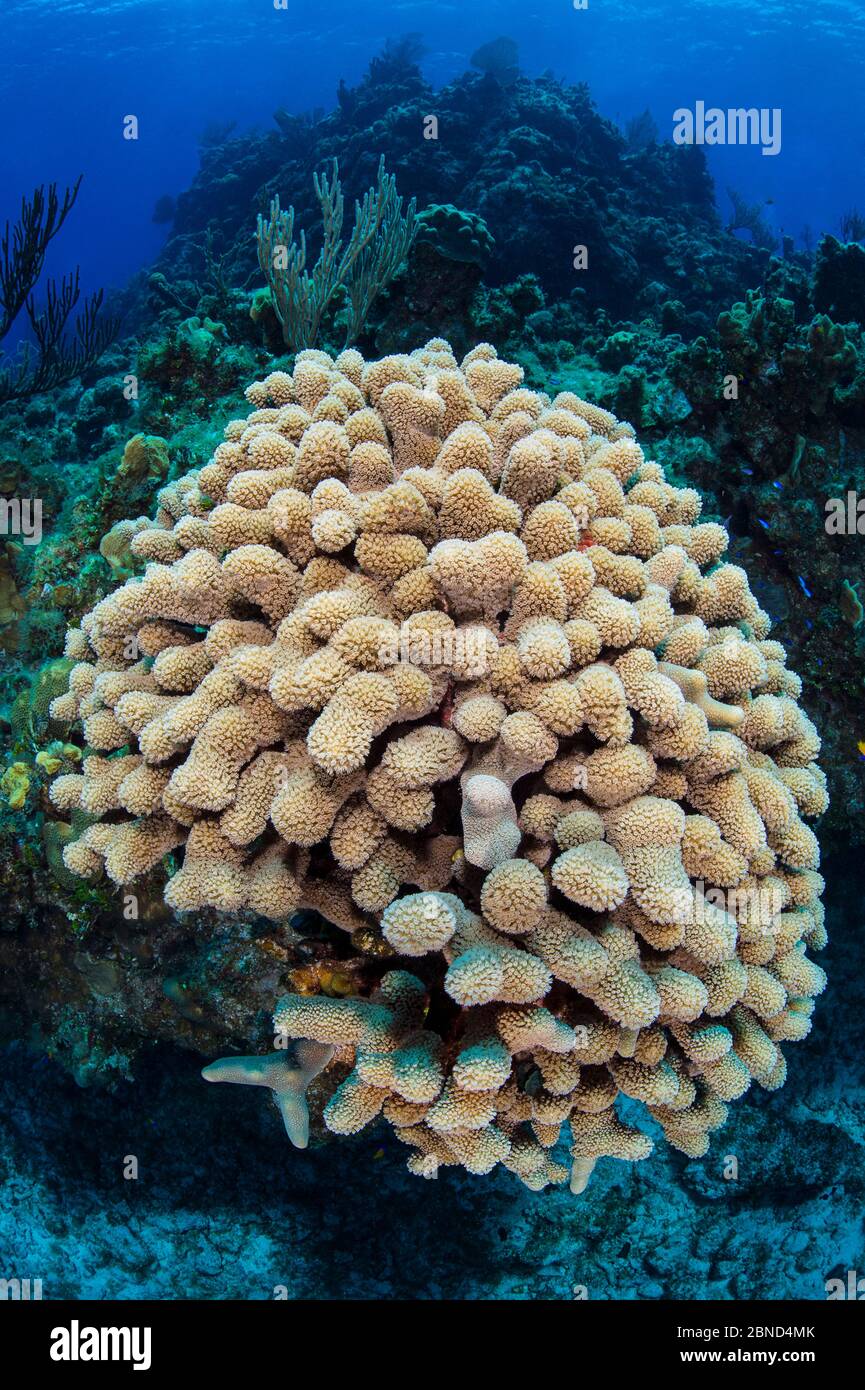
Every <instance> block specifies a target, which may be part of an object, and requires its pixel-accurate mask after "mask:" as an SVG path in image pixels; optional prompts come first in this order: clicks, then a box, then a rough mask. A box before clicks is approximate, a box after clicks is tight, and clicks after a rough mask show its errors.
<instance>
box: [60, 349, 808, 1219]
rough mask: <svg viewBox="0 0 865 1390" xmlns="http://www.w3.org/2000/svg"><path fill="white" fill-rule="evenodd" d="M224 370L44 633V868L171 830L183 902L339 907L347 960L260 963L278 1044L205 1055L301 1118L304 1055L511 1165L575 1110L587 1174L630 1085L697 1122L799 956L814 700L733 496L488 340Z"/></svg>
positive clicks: (128, 859)
mask: <svg viewBox="0 0 865 1390" xmlns="http://www.w3.org/2000/svg"><path fill="white" fill-rule="evenodd" d="M247 397H248V399H249V402H250V405H251V407H252V410H251V413H250V414H249V415H248V417H247V418H246V419H240V420H234V421H232V422H231V423H230V424H229V425H228V427H227V428H226V430H225V439H224V442H223V443H221V444H220V445H219V447H218V448H217V449H216V451H215V453H214V455H213V458H212V459H211V460H210V461H209V462H208V463H207V465H206V466H205V467H203V468H201V469H200V470H197V471H193V472H191V473H188V474H187V475H185V476H184V477H181V478H179V479H178V480H177V481H174V482H172V483H170V484H169V485H168V486H166V487H164V488H163V489H162V491H161V492H160V494H159V499H158V500H159V505H158V510H157V513H156V518H155V520H154V521H153V522H149V523H147V524H146V525H145V524H142V525H140V526H139V527H138V528H137V529H135V531H134V534H133V535H132V537H131V541H130V546H131V550H132V552H133V553H134V554H135V555H136V556H138V557H139V559H140V560H141V561H144V562H146V568H145V571H144V574H143V577H141V578H135V579H130V580H127V582H126V583H124V584H123V585H122V587H120V588H118V589H117V590H116V591H115V592H113V593H112V594H110V595H109V597H107V598H105V599H104V600H103V601H102V602H100V603H98V604H97V605H96V607H95V608H94V609H93V610H92V611H91V612H90V613H88V614H87V615H86V617H85V618H84V619H83V620H82V622H81V625H80V627H79V628H76V629H74V630H73V631H71V632H70V633H69V636H68V640H67V646H66V655H67V657H68V658H70V659H72V660H73V661H74V663H75V664H74V666H73V667H72V669H71V672H70V675H69V683H68V693H65V694H63V695H61V696H59V697H58V698H57V699H56V700H55V702H54V705H53V710H52V712H53V714H54V715H55V716H56V717H59V718H65V719H70V720H72V719H80V720H81V721H83V730H84V736H85V739H86V742H87V744H88V745H89V749H90V752H89V754H88V756H86V758H85V760H84V762H83V770H82V772H81V773H80V774H71V775H66V776H61V777H58V778H57V779H56V780H55V782H54V783H53V790H52V797H53V800H54V803H55V805H56V806H57V807H58V808H59V809H62V810H64V811H66V810H69V809H73V808H74V809H78V810H80V811H83V812H86V813H88V814H87V819H88V820H89V825H88V828H87V829H85V830H84V832H83V834H82V835H81V836H80V838H79V839H77V840H76V841H74V842H73V843H71V844H69V845H67V847H66V849H65V851H64V859H65V862H66V865H67V868H68V869H69V870H71V871H72V872H74V873H75V874H78V875H82V876H85V877H95V876H98V875H101V874H103V873H104V874H107V876H108V878H109V879H111V880H113V881H114V883H115V884H122V885H126V884H129V883H132V882H134V880H135V879H136V877H137V876H138V875H140V874H143V873H145V872H147V871H150V870H152V869H154V868H155V866H157V865H158V864H159V863H160V861H162V860H163V859H164V858H165V857H166V856H167V855H168V854H169V852H173V855H172V859H171V861H169V862H171V863H179V867H178V868H177V869H176V872H174V873H173V875H172V876H171V877H170V878H168V881H167V885H166V888H165V898H166V901H167V902H168V904H169V905H170V906H171V907H172V908H173V909H175V910H176V911H178V912H195V911H196V910H199V909H204V908H210V909H217V910H219V911H222V912H226V913H230V912H235V911H237V910H239V909H245V910H252V911H254V912H255V913H258V914H261V915H262V916H263V917H265V918H270V919H274V920H284V919H287V918H288V917H289V916H290V914H292V913H294V912H295V911H296V910H297V909H299V908H301V907H311V908H314V909H316V910H317V911H319V912H320V913H321V914H322V915H323V916H325V917H326V918H327V919H328V920H329V921H330V922H331V923H333V924H335V926H336V927H337V928H342V929H343V930H344V932H345V933H346V935H345V938H344V942H345V945H344V956H354V958H355V959H357V957H358V956H360V957H362V958H363V964H364V968H365V971H366V973H365V974H361V975H358V977H357V978H358V979H362V980H363V981H364V982H365V983H364V984H363V986H362V987H361V988H360V990H359V992H358V993H357V994H355V995H354V996H352V997H348V998H330V997H325V996H324V995H308V994H305V995H302V994H289V995H287V996H286V997H282V998H274V1000H273V1003H274V1008H275V1014H274V1029H275V1043H276V1047H277V1049H279V1048H284V1049H285V1051H284V1053H283V1055H284V1056H285V1058H286V1068H287V1069H288V1070H287V1073H286V1075H285V1076H284V1077H283V1076H282V1074H281V1073H280V1074H279V1075H277V1074H276V1073H277V1072H279V1066H278V1063H277V1062H276V1060H275V1059H274V1060H273V1061H271V1063H269V1064H268V1067H265V1065H264V1061H263V1059H262V1058H260V1057H259V1058H247V1059H234V1061H233V1062H232V1065H231V1066H230V1067H229V1066H226V1067H225V1068H223V1071H221V1072H217V1071H216V1070H215V1069H213V1068H211V1069H209V1070H208V1077H209V1079H232V1080H233V1079H236V1080H241V1081H243V1080H247V1081H252V1082H253V1083H256V1084H263V1083H262V1078H263V1077H265V1072H266V1077H265V1082H264V1084H267V1085H272V1086H273V1089H274V1091H275V1093H276V1094H277V1095H289V1096H290V1097H291V1098H292V1099H291V1104H292V1106H294V1107H295V1110H293V1111H292V1125H291V1126H290V1129H292V1132H295V1133H299V1134H303V1133H304V1120H303V1117H302V1115H300V1113H299V1112H298V1111H297V1109H296V1107H297V1106H298V1105H299V1104H302V1095H301V1096H300V1100H299V1101H298V1094H297V1093H298V1092H299V1091H302V1088H303V1086H304V1085H305V1084H306V1080H308V1077H309V1076H310V1075H312V1074H313V1073H314V1072H316V1071H318V1070H320V1069H321V1068H324V1071H323V1073H322V1076H321V1077H320V1078H319V1082H321V1080H322V1079H324V1081H325V1082H326V1081H327V1077H328V1073H329V1072H331V1074H332V1075H333V1082H332V1095H331V1099H330V1100H329V1102H328V1104H327V1107H326V1110H325V1122H326V1124H327V1126H328V1128H329V1129H330V1130H332V1131H333V1132H335V1133H337V1134H350V1133H355V1132H356V1131H358V1130H360V1129H361V1128H363V1127H364V1126H365V1125H367V1124H369V1123H371V1122H372V1121H373V1120H375V1119H376V1118H377V1117H379V1116H383V1117H384V1118H385V1119H386V1121H387V1122H388V1123H389V1124H390V1125H391V1126H392V1127H393V1131H394V1133H395V1135H396V1136H397V1138H399V1139H400V1140H401V1141H402V1142H404V1143H405V1144H406V1145H407V1146H408V1148H409V1151H410V1153H409V1159H408V1166H409V1169H410V1170H411V1172H413V1173H416V1174H419V1175H421V1176H423V1177H427V1178H430V1177H435V1176H436V1174H437V1172H438V1169H439V1168H440V1167H441V1166H443V1165H462V1166H464V1167H466V1168H467V1169H469V1170H470V1171H471V1172H472V1173H485V1172H488V1171H489V1170H491V1169H492V1168H493V1167H495V1166H496V1165H497V1164H502V1165H504V1167H505V1168H508V1169H509V1170H510V1171H511V1172H513V1173H514V1174H516V1175H517V1176H518V1177H519V1178H520V1179H522V1181H523V1182H524V1183H525V1184H527V1185H528V1186H529V1187H530V1188H532V1189H541V1188H543V1187H545V1186H546V1185H547V1184H549V1183H560V1182H564V1181H567V1179H568V1168H567V1167H565V1166H563V1165H562V1164H561V1163H560V1162H558V1161H557V1158H556V1156H555V1146H556V1144H557V1142H558V1141H559V1140H560V1137H561V1138H565V1137H567V1138H568V1140H569V1144H570V1153H571V1157H572V1164H571V1167H570V1177H571V1186H572V1188H573V1190H574V1191H576V1192H579V1191H582V1189H583V1188H584V1186H585V1184H586V1182H587V1181H588V1178H589V1175H590V1173H591V1170H592V1168H593V1166H594V1164H595V1162H596V1161H597V1159H598V1158H601V1157H604V1156H611V1157H616V1158H619V1159H624V1160H627V1161H633V1160H636V1159H642V1158H644V1157H646V1155H647V1154H648V1153H649V1151H650V1150H651V1148H652V1141H651V1139H650V1138H649V1136H648V1135H647V1134H645V1133H643V1132H641V1131H640V1130H638V1129H635V1128H632V1127H630V1126H629V1125H628V1124H626V1123H625V1122H624V1121H623V1119H622V1118H621V1117H620V1116H619V1114H617V1106H616V1102H617V1098H618V1097H619V1096H620V1095H621V1096H627V1097H630V1098H632V1099H633V1100H636V1101H639V1102H642V1104H643V1106H644V1107H645V1108H646V1109H647V1110H648V1112H649V1113H650V1114H651V1116H653V1117H654V1119H655V1120H656V1121H657V1122H658V1123H659V1125H660V1127H661V1129H662V1130H663V1132H664V1134H665V1136H666V1138H667V1140H668V1141H669V1142H670V1143H671V1144H672V1145H673V1146H674V1147H675V1148H677V1149H679V1150H681V1151H682V1152H684V1153H685V1154H688V1155H691V1156H699V1155H701V1154H703V1153H704V1152H705V1151H706V1149H707V1147H708V1143H709V1137H708V1136H709V1133H710V1131H712V1130H714V1129H716V1128H717V1127H718V1126H719V1125H721V1124H722V1123H723V1121H724V1118H725V1115H726V1113H727V1106H728V1104H729V1102H730V1101H733V1100H735V1099H736V1098H737V1097H739V1096H741V1095H742V1094H743V1092H744V1091H746V1090H747V1089H748V1087H749V1086H751V1084H752V1083H757V1084H758V1085H760V1086H762V1087H764V1088H767V1089H769V1090H773V1089H775V1088H776V1087H779V1086H780V1085H781V1084H782V1083H783V1081H784V1076H785V1065H786V1063H785V1057H784V1044H785V1043H787V1042H793V1041H795V1040H797V1039H799V1038H802V1037H804V1036H805V1034H807V1032H808V1030H809V1028H810V1015H811V1010H812V1007H813V999H814V996H815V995H817V994H819V993H820V991H821V990H822V989H823V986H824V983H825V977H824V974H823V971H822V970H821V969H820V967H819V966H817V965H815V964H814V963H813V962H812V961H811V960H810V959H809V956H808V954H807V952H808V951H809V950H819V949H820V948H821V947H822V946H823V945H824V943H825V931H824V926H823V913H822V908H821V903H820V894H821V890H822V887H823V884H822V880H821V878H820V875H819V873H818V863H819V854H818V847H817V842H816V839H815V837H814V834H813V832H812V830H811V829H810V828H809V827H808V825H807V824H806V821H807V820H808V819H810V818H813V817H815V816H819V815H820V814H821V813H822V812H823V810H824V809H825V807H826V791H825V779H824V777H823V774H822V773H821V772H820V769H819V768H818V766H817V765H816V762H815V759H816V758H817V755H818V753H819V748H820V744H819V739H818V737H817V735H816V732H815V730H814V727H813V725H812V723H811V722H810V720H809V719H808V717H807V715H806V714H805V713H804V712H803V711H802V709H801V708H800V706H799V704H798V697H799V694H800V682H799V680H798V678H797V677H796V676H795V675H794V674H793V673H792V672H791V671H789V670H788V669H787V667H786V665H785V653H784V649H783V647H782V646H781V645H780V644H779V643H777V642H775V641H773V640H771V638H770V637H769V628H770V623H769V618H768V617H767V615H766V614H765V613H764V612H763V611H761V609H760V607H759V605H758V603H757V602H756V600H755V598H754V597H753V595H752V593H751V591H750V588H749V585H748V579H747V576H746V575H745V573H744V572H743V571H742V570H741V569H740V568H738V567H737V566H736V565H733V564H729V563H727V562H725V561H724V559H723V555H724V551H725V548H726V545H727V536H726V533H725V531H724V530H723V528H722V527H720V526H718V525H716V524H714V523H701V522H700V519H699V518H700V508H701V502H700V498H699V496H698V494H697V493H696V492H694V491H693V490H692V489H690V488H681V487H676V486H674V485H672V484H671V483H670V482H669V481H667V479H666V478H665V476H664V472H663V470H662V468H660V467H659V466H658V465H657V464H656V463H654V462H651V461H650V460H648V459H646V458H645V456H644V454H643V452H642V450H641V448H640V446H639V444H638V443H637V441H636V439H635V438H634V433H633V431H632V429H631V428H630V426H628V425H626V424H623V423H620V422H618V421H617V420H616V419H615V418H614V417H613V416H612V415H610V414H609V413H608V412H607V411H605V410H602V409H599V408H598V407H597V406H594V405H592V404H589V403H587V402H586V401H584V400H581V399H580V398H578V397H577V396H576V395H573V394H571V393H569V392H565V393H562V394H559V395H557V396H556V397H555V398H554V399H551V398H550V397H549V396H547V395H546V394H544V393H542V392H538V391H532V390H527V389H526V388H525V387H523V385H522V371H521V369H520V368H519V367H516V366H513V365H511V364H509V363H507V362H504V361H500V360H499V359H498V357H497V355H496V353H495V351H494V349H493V348H492V347H491V346H490V345H489V344H481V345H480V346H478V347H476V348H475V349H474V350H473V351H471V352H470V353H469V354H468V356H467V357H465V358H464V359H463V361H462V362H461V363H458V362H457V361H456V359H455V357H454V355H453V353H452V351H451V349H450V347H449V345H448V344H447V343H446V342H444V341H442V340H433V341H432V342H429V343H427V344H426V346H425V347H424V348H422V349H420V350H419V351H416V352H414V353H412V354H411V355H407V356H395V357H388V358H384V359H383V360H381V361H373V362H366V361H364V359H363V358H362V357H361V355H360V354H359V353H358V352H357V351H354V350H352V351H347V352H344V353H343V354H342V355H341V356H338V357H337V358H336V359H335V360H333V359H332V358H331V357H329V356H327V355H326V354H324V353H321V352H315V351H308V352H302V353H300V354H299V356H298V357H297V360H296V365H295V367H294V371H293V373H291V374H288V373H286V372H273V373H272V374H271V375H270V376H268V377H267V378H266V379H265V380H263V381H258V382H255V383H254V384H253V385H252V386H250V387H249V389H248V391H247ZM301 1040H303V1041H301ZM313 1045H315V1046H317V1048H318V1051H316V1052H315V1066H308V1065H307V1062H306V1061H305V1060H304V1058H305V1054H302V1055H301V1054H300V1053H299V1052H298V1049H299V1048H301V1049H302V1048H303V1047H305V1046H306V1047H312V1046H313ZM346 1064H348V1067H349V1071H348V1075H347V1077H346ZM334 1067H335V1068H336V1070H335V1071H334V1070H333V1069H334ZM337 1082H339V1084H337Z"/></svg>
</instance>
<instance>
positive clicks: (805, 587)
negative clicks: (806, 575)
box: [796, 574, 814, 598]
mask: <svg viewBox="0 0 865 1390" xmlns="http://www.w3.org/2000/svg"><path fill="white" fill-rule="evenodd" d="M796 578H797V579H798V581H799V587H800V588H801V590H802V593H803V594H804V595H805V597H806V598H813V597H814V595H813V594H812V593H811V590H810V589H809V588H808V585H807V584H806V583H805V581H804V579H803V578H802V576H801V574H797V575H796Z"/></svg>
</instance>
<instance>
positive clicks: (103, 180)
mask: <svg viewBox="0 0 865 1390" xmlns="http://www.w3.org/2000/svg"><path fill="white" fill-rule="evenodd" d="M3 31H4V63H3V66H2V70H0V108H2V115H3V119H2V142H0V224H2V222H5V220H6V218H7V217H8V216H10V215H12V214H14V213H15V212H16V211H17V208H18V200H19V198H20V196H21V194H22V193H24V192H25V191H29V190H30V189H31V188H33V187H35V186H36V185H37V184H39V183H43V182H51V181H57V182H58V183H60V184H64V183H69V182H70V181H72V180H74V179H75V178H76V177H77V176H78V174H79V173H81V172H83V173H84V176H85V178H84V184H83V186H82V191H81V195H80V203H79V208H80V214H79V216H78V217H77V218H76V219H75V224H74V225H73V224H70V225H69V227H68V229H67V231H66V233H65V236H64V244H63V249H62V256H63V257H64V261H70V260H71V261H74V262H79V263H80V265H81V268H82V283H83V284H84V286H85V287H86V288H90V287H93V286H95V285H97V284H108V285H119V284H121V283H123V282H124V280H125V279H126V277H127V276H128V275H129V273H130V272H131V271H133V270H135V269H137V268H138V267H140V266H142V265H144V264H145V263H146V262H148V261H149V260H150V259H152V257H153V256H154V254H155V253H156V252H157V250H158V248H159V246H160V244H161V242H162V241H163V240H164V238H165V235H166V231H165V228H164V227H160V226H158V225H154V223H153V222H152V211H153V207H154V204H155V203H156V201H157V199H158V198H160V197H161V196H162V195H164V194H170V195H176V194H177V193H178V192H180V191H181V190H182V189H184V188H185V187H187V185H188V183H189V181H190V178H191V177H192V175H193V174H194V172H195V169H196V167H197V162H198V137H199V135H200V134H201V132H202V131H203V130H204V129H205V127H206V126H207V125H208V124H209V123H210V122H212V121H216V122H218V123H224V122H227V121H236V122H237V127H236V128H237V131H238V132H239V131H242V130H244V129H247V128H249V127H251V126H261V127H265V128H267V127H269V126H270V125H271V123H272V113H273V111H274V110H275V109H276V108H277V107H283V108H285V109H286V110H287V111H289V112H291V113H301V112H305V111H311V110H314V109H315V108H317V107H324V108H325V109H327V110H330V109H331V108H332V106H333V105H334V96H335V92H336V88H337V86H338V84H339V81H340V80H341V79H344V80H345V81H346V82H347V83H348V84H349V85H351V84H352V83H354V82H356V81H357V80H358V79H359V78H360V77H361V75H362V73H363V71H364V70H365V68H366V66H367V64H368V63H369V60H370V58H371V56H372V55H373V54H374V53H376V52H377V51H379V50H380V48H381V47H382V45H383V43H384V42H385V41H386V40H387V39H388V38H393V37H399V36H400V35H403V34H407V33H411V32H416V33H418V34H419V35H420V36H421V38H422V40H423V43H424V45H425V48H426V54H425V56H424V58H423V61H422V64H421V66H422V70H423V72H424V75H425V76H426V77H427V78H428V80H429V81H430V82H432V83H433V84H434V85H436V86H439V85H441V84H443V83H445V82H447V81H448V80H449V79H451V78H452V77H454V76H456V75H457V74H459V73H461V72H463V71H465V69H466V67H467V66H468V60H469V57H470V55H471V54H472V52H473V51H474V50H475V49H476V48H477V47H478V46H479V45H481V44H483V43H485V42H487V41H488V40H490V39H493V38H495V37H497V36H498V35H508V36H510V37H513V38H514V39H515V40H516V42H517V43H518V46H519V52H520V65H521V68H522V70H523V71H524V72H526V73H527V74H529V75H535V74H538V73H541V72H543V71H546V70H551V71H552V72H554V73H555V74H556V75H557V76H560V77H562V78H564V79H565V80H567V81H568V82H583V81H585V82H588V83H589V85H590V87H591V91H592V94H593V97H594V99H595V101H596V102H597V104H598V106H599V109H600V111H601V113H602V114H603V115H605V116H608V117H610V118H611V119H613V120H616V121H618V122H620V123H624V122H625V121H627V120H628V119H630V118H631V117H633V116H635V115H638V114H639V113H640V112H642V111H644V110H645V109H647V108H648V109H649V110H650V111H651V112H652V114H653V116H654V118H655V120H656V122H657V126H658V129H659V132H660V133H661V135H662V136H663V137H668V136H669V135H670V134H671V132H672V128H673V113H674V111H675V110H676V109H677V108H679V107H692V106H693V105H694V104H695V103H696V102H697V101H700V100H702V101H704V102H705V103H706V105H707V107H711V106H713V105H714V106H720V107H723V108H727V107H740V106H744V107H758V108H776V107H777V108H780V109H781V111H782V113H783V148H782V150H781V153H780V154H779V155H778V156H777V157H774V158H766V157H763V156H762V155H761V152H760V150H759V149H757V148H753V147H749V146H746V147H742V146H737V147H733V148H724V149H714V150H710V151H709V155H710V159H709V166H710V169H711V171H712V173H713V174H714V176H715V179H716V182H717V187H718V190H719V203H720V205H721V211H722V214H723V215H724V216H726V215H727V214H728V213H729V203H728V201H727V198H726V194H725V189H726V188H727V186H728V185H730V186H732V187H734V188H735V189H736V190H737V191H738V192H739V193H740V194H741V195H742V196H743V197H745V198H746V199H747V200H748V201H749V202H751V203H761V204H764V205H765V220H766V221H767V222H768V223H769V224H770V225H771V226H772V227H773V229H774V230H775V231H776V233H781V232H784V233H787V234H788V235H790V236H792V237H794V238H796V239H797V240H800V239H801V238H802V236H803V233H804V232H805V229H806V228H810V234H811V237H812V238H813V239H814V240H815V241H816V240H817V239H819V235H820V234H821V233H822V232H824V231H830V232H837V230H838V224H839V219H840V218H841V216H842V215H843V214H844V213H845V212H846V211H847V210H848V209H849V207H850V206H851V204H852V203H855V200H856V197H857V185H858V186H859V187H861V176H862V167H863V159H865V133H863V132H865V90H863V85H862V82H861V80H860V74H859V62H860V55H861V51H862V46H863V43H865V19H863V15H862V10H861V7H859V6H858V5H856V4H853V3H848V2H847V0H835V3H829V0H821V3H819V4H816V5H815V4H813V3H811V0H771V2H770V3H766V4H761V5H759V6H755V5H753V4H751V3H750V2H749V0H695V2H694V3H689V4H688V5H687V7H686V8H685V9H682V7H680V6H677V5H674V4H672V3H670V0H663V2H662V3H658V0H589V2H588V5H587V8H586V9H585V10H577V9H575V8H574V5H573V3H572V0H535V3H529V4H525V3H523V0H476V3H474V4H472V5H471V6H470V7H466V6H464V5H463V4H462V3H450V4H449V3H440V2H439V0H435V3H432V2H430V0H416V2H415V3H409V2H404V3H396V4H391V3H387V0H369V2H368V3H365V4H364V5H363V6H359V5H357V4H356V3H354V0H330V2H329V3H328V4H327V5H326V6H322V5H320V4H319V3H317V0H288V3H287V4H286V6H285V8H284V9H282V8H280V9H276V8H274V4H273V0H54V3H52V4H50V5H44V4H42V3H41V0H6V3H5V4H4V7H3ZM128 114H134V115H136V116H137V117H138V119H139V122H140V138H139V139H138V140H137V141H136V142H132V141H125V140H124V139H123V118H124V116H126V115H128ZM60 255H61V251H60V248H59V247H57V248H55V250H54V254H53V255H52V256H51V257H50V258H49V263H48V270H49V272H50V271H51V270H52V269H53V268H55V257H57V258H59V256H60ZM57 263H58V264H59V260H58V262H57Z"/></svg>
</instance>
